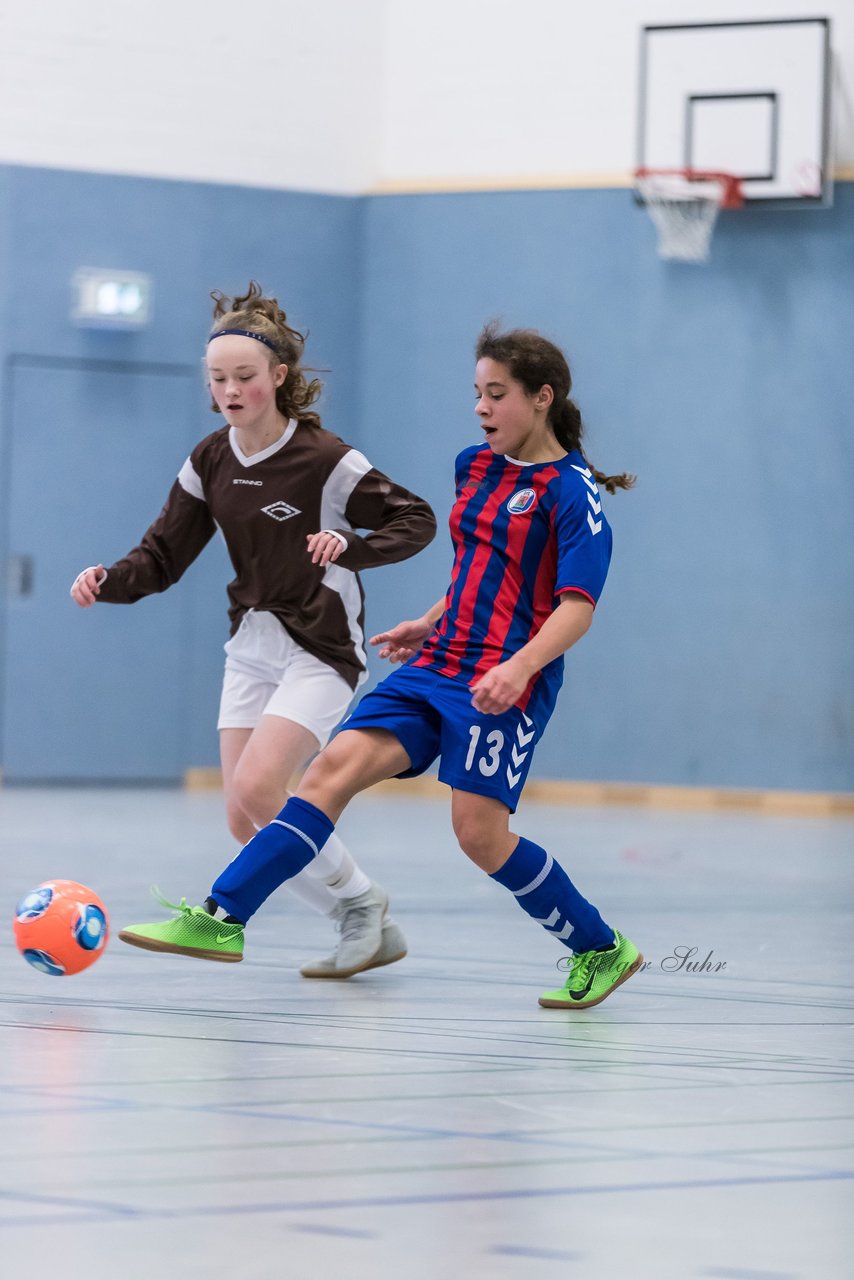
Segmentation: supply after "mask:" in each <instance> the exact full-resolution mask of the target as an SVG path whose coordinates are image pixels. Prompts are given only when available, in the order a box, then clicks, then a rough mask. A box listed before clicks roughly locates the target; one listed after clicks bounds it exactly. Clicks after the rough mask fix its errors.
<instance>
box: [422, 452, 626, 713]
mask: <svg viewBox="0 0 854 1280" xmlns="http://www.w3.org/2000/svg"><path fill="white" fill-rule="evenodd" d="M456 494H457V496H456V501H455V503H454V506H453V509H452V511H451V518H450V527H451V539H452V541H453V544H454V567H453V571H452V576H451V585H450V587H449V588H448V593H447V596H446V597H445V609H444V613H443V614H442V617H441V618H440V619H439V622H438V623H437V625H436V628H435V630H434V631H433V633H432V635H431V636H430V637H429V638H428V640H427V641H426V643H425V645H424V647H423V648H422V650H421V652H420V653H419V654H418V655H417V656H416V657H415V658H413V659H412V665H413V666H416V667H429V668H430V669H431V670H433V671H435V672H437V673H438V674H440V675H444V676H448V677H449V678H450V679H452V680H460V681H463V682H464V683H466V684H472V683H474V681H476V680H478V679H479V678H480V677H481V676H482V675H483V674H484V673H485V672H487V671H489V670H490V669H491V668H492V667H495V666H497V665H498V663H500V662H504V661H506V659H507V658H510V657H511V656H512V655H513V654H514V653H516V652H518V650H519V649H521V648H522V646H523V645H525V644H527V642H528V641H529V640H531V639H532V638H533V637H534V636H535V635H536V634H537V632H538V631H539V629H540V627H541V626H542V625H543V623H544V622H545V621H546V619H547V618H548V617H549V616H550V614H551V613H552V612H553V610H554V609H555V607H556V606H557V604H558V603H559V597H560V595H561V594H562V593H563V592H565V591H577V592H580V593H581V594H582V595H583V596H586V597H587V599H588V600H590V601H591V602H592V603H593V604H594V605H595V604H596V602H597V600H598V599H599V595H600V593H601V591H602V588H603V586H604V584H605V577H606V575H607V573H608V565H609V562H610V559H611V541H612V538H611V528H610V525H609V524H608V522H607V520H606V519H605V516H604V513H603V511H602V502H601V497H600V494H599V489H598V487H597V485H596V481H595V480H594V479H593V476H592V474H591V472H590V469H589V468H588V466H587V463H586V462H585V461H584V458H583V457H582V455H581V453H579V452H578V451H577V450H576V451H574V452H572V453H569V454H567V456H566V457H565V458H561V459H560V460H559V461H557V462H539V463H533V464H530V465H526V464H524V463H521V462H514V461H512V460H511V459H509V458H507V457H504V456H502V455H500V454H499V455H497V456H496V455H495V454H493V452H492V450H491V449H490V448H489V445H486V444H483V445H472V446H471V447H470V448H468V449H464V450H463V452H462V453H461V454H460V455H459V457H458V458H457V461H456ZM562 680H563V658H562V657H559V658H556V659H555V660H554V661H553V662H550V663H549V664H548V665H547V666H545V667H544V668H543V670H542V671H540V672H539V673H538V675H537V676H535V677H534V679H533V680H532V681H531V684H530V685H529V686H528V689H527V690H526V692H525V695H524V697H523V699H522V700H521V701H520V703H519V705H520V706H521V707H522V708H523V709H524V707H525V706H526V705H527V704H528V702H529V701H530V698H531V695H532V693H533V692H534V689H535V688H537V687H538V686H539V685H540V684H542V683H545V684H546V685H547V686H551V688H550V689H549V693H550V695H551V698H553V697H556V696H557V691H558V689H559V688H560V685H561V683H562ZM542 692H543V693H544V694H545V693H546V689H543V690H542ZM547 696H548V695H547ZM549 700H550V699H549Z"/></svg>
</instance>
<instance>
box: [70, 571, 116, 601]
mask: <svg viewBox="0 0 854 1280" xmlns="http://www.w3.org/2000/svg"><path fill="white" fill-rule="evenodd" d="M106 577H107V570H106V569H105V568H104V566H103V565H102V564H93V565H90V566H89V568H88V569H83V570H82V571H81V572H80V573H78V575H77V577H76V578H75V579H74V581H73V582H72V584H71V591H70V593H69V594H70V595H71V599H72V600H73V601H74V603H75V604H79V605H80V608H81V609H89V608H91V607H92V605H93V604H94V603H95V600H96V598H97V597H98V596H99V595H100V594H101V585H102V583H103V582H105V580H106Z"/></svg>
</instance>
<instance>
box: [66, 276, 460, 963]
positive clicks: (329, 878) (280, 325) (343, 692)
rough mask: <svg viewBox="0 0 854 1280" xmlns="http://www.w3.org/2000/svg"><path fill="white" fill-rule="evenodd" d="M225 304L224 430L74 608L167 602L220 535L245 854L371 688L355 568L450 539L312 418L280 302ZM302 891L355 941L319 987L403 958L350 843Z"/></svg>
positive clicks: (85, 586) (213, 357) (230, 742)
mask: <svg viewBox="0 0 854 1280" xmlns="http://www.w3.org/2000/svg"><path fill="white" fill-rule="evenodd" d="M212 296H213V298H214V301H215V306H214V324H213V329H212V332H211V335H210V338H209V340H208V346H207V352H206V356H205V366H206V373H207V378H208V382H209V386H210V390H211V394H212V400H213V403H212V406H211V407H212V408H213V409H214V411H215V412H218V413H221V414H222V415H223V416H224V417H225V420H226V423H227V426H225V427H223V428H220V429H219V430H218V431H216V432H214V433H213V434H212V435H210V436H208V437H207V438H206V439H205V440H203V441H202V442H201V443H200V444H199V445H197V446H196V448H195V449H194V450H193V452H192V454H191V455H190V457H189V458H188V459H187V461H186V463H185V464H184V466H183V467H182V468H181V472H180V473H179V476H178V479H177V480H176V481H175V483H174V484H173V486H172V490H171V492H170V494H169V498H168V500H167V502H166V505H165V507H164V508H163V511H162V512H161V514H160V516H159V517H158V518H157V520H156V521H155V522H154V524H152V525H151V527H150V528H149V529H148V531H147V532H146V534H145V535H144V536H143V538H142V540H141V542H140V544H139V545H138V546H137V547H135V548H133V550H132V551H130V552H129V553H128V554H127V555H126V556H125V557H123V558H122V559H121V560H119V561H117V562H116V563H115V564H113V565H111V566H110V567H109V568H105V567H104V565H102V564H98V565H93V566H91V567H90V568H88V569H84V570H83V571H82V573H80V574H79V575H78V577H77V578H76V579H75V581H74V584H73V585H72V588H71V596H72V599H74V600H75V601H76V603H77V604H78V605H80V606H81V607H82V608H89V607H90V606H91V605H93V604H94V603H96V601H101V602H107V603H115V604H130V603H133V602H134V601H136V600H139V599H141V598H142V597H143V596H145V595H149V594H151V593H152V592H158V591H163V590H165V589H166V588H167V587H169V586H171V585H172V584H173V583H174V582H177V581H178V579H179V578H180V577H181V575H182V574H183V573H184V571H185V570H186V569H187V567H188V566H189V565H190V564H191V563H192V561H193V560H194V559H195V558H196V556H198V555H199V553H200V552H201V551H202V549H203V548H204V546H205V545H206V544H207V542H208V541H209V540H210V538H211V537H212V536H213V534H214V532H215V531H216V529H217V527H219V529H220V530H221V531H222V533H223V536H224V538H225V541H226V543H227V545H228V549H229V554H230V556H231V560H232V563H233V565H234V569H235V575H236V576H235V578H234V580H233V581H232V582H231V583H230V584H229V588H228V594H229V599H230V606H231V607H230V610H229V614H230V618H231V624H232V625H231V638H230V640H229V641H228V644H227V645H226V655H227V657H226V664H225V675H224V680H223V690H222V698H221V703H220V714H219V721H218V728H219V734H220V757H221V762H222V771H223V783H224V788H225V797H226V806H227V813H228V824H229V828H230V830H231V833H232V835H233V836H234V837H235V838H236V839H237V840H239V841H240V842H241V844H246V843H247V841H249V840H250V839H251V838H252V836H253V835H254V834H255V831H256V830H257V829H258V828H260V827H263V826H264V825H265V824H266V823H267V822H269V821H270V820H271V819H272V818H273V817H275V815H276V814H277V813H278V812H279V811H280V810H281V808H282V807H283V805H284V803H285V800H286V799H287V795H288V789H287V784H288V781H289V779H290V778H291V777H292V776H293V774H294V773H295V772H296V770H297V769H299V768H300V766H302V765H303V764H304V763H305V762H306V760H308V759H309V758H310V757H311V756H313V755H314V754H315V753H316V752H317V751H318V750H319V749H320V748H322V747H323V746H324V745H325V743H326V741H327V739H328V737H329V735H330V733H331V732H332V730H333V729H334V728H335V726H336V725H337V724H338V723H339V722H340V720H341V719H342V718H343V716H344V713H345V711H346V709H347V706H348V704H349V703H350V700H351V699H352V696H353V693H354V692H355V690H356V689H357V688H358V686H359V685H360V684H361V683H362V681H363V680H364V679H365V677H366V670H365V653H364V637H363V634H362V622H363V612H364V611H363V594H362V589H361V584H360V582H359V579H358V572H357V571H358V570H360V569H364V568H369V567H373V566H375V565H379V564H384V563H385V564H388V563H393V562H395V561H399V560H403V559H406V558H408V557H409V556H411V555H414V554H415V553H416V552H417V551H419V550H420V549H421V548H422V547H423V546H425V545H426V544H427V543H428V542H429V541H430V540H431V539H432V537H433V535H434V533H435V527H436V525H435V519H434V517H433V513H432V511H431V510H430V508H429V506H428V505H427V504H426V503H425V502H424V501H423V500H422V499H420V498H418V497H416V496H415V495H414V494H412V493H410V492H408V491H407V490H406V489H403V488H401V487H400V486H399V485H396V484H395V483H394V482H393V481H391V480H389V479H388V477H386V476H384V475H383V474H382V473H381V472H378V471H376V470H375V469H374V468H373V467H372V466H371V464H370V463H369V462H368V460H367V459H366V458H365V457H364V455H363V454H361V453H359V452H358V451H357V450H355V449H352V448H350V446H349V445H347V444H346V443H345V442H344V441H342V440H340V439H339V438H338V437H337V436H334V435H332V434H331V433H330V432H327V431H325V430H324V429H323V427H322V426H321V424H320V418H319V415H318V414H317V413H316V412H315V411H314V410H313V409H312V408H311V406H312V405H313V403H314V402H315V401H316V399H317V398H318V396H319V394H320V384H319V383H318V382H317V380H311V381H309V380H308V379H307V378H306V376H305V372H304V370H303V369H302V368H301V367H300V359H301V356H302V350H303V344H304V339H303V336H302V334H300V333H299V332H298V331H297V330H296V329H294V328H293V327H292V326H291V325H289V324H288V321H287V317H286V315H285V312H284V311H283V310H282V309H281V308H280V307H279V305H278V302H277V301H276V299H275V298H266V297H264V296H263V294H262V291H261V289H260V287H259V286H258V285H257V284H255V283H254V282H252V283H251V284H250V286H249V289H248V291H247V292H246V294H244V295H243V296H239V297H236V298H234V299H233V300H229V299H227V298H225V297H224V296H223V295H222V294H220V293H218V292H216V293H214V294H213V295H212ZM359 528H363V529H368V530H371V532H370V533H369V534H368V535H367V536H365V537H361V536H359V535H358V534H356V532H355V530H356V529H359ZM290 887H291V888H292V889H293V890H294V891H295V892H296V894H297V896H299V897H300V898H302V899H303V900H305V901H307V902H309V903H310V904H311V905H312V906H314V907H315V908H317V909H318V910H320V911H322V912H324V913H325V914H328V915H330V916H332V917H333V918H334V919H335V921H336V923H337V927H338V929H339V931H340V935H341V936H340V941H339V944H338V947H337V949H336V952H335V954H334V955H332V956H329V957H327V958H325V959H323V960H320V961H317V962H315V963H312V964H308V965H306V966H304V967H303V969H302V970H301V972H302V973H303V975H304V976H306V977H318V978H319V977H326V978H346V977H349V976H350V975H351V974H353V973H357V972H359V971H361V970H363V969H368V968H373V967H375V966H378V965H382V964H390V963H392V962H393V961H395V960H398V959H400V958H402V956H403V955H405V953H406V944H405V941H404V938H403V935H402V933H401V931H400V929H399V928H398V927H397V925H396V924H394V923H393V922H392V921H391V920H390V919H389V918H388V915H387V909H388V898H387V896H386V894H385V893H384V891H383V890H382V889H380V888H379V886H377V885H373V884H372V883H371V882H370V880H369V879H368V878H367V876H366V875H365V874H364V872H363V871H361V869H360V868H359V867H357V866H356V864H355V862H354V861H353V858H352V857H351V855H350V853H349V852H348V850H347V849H346V847H345V846H344V845H343V844H342V843H341V841H340V840H339V839H337V837H336V838H335V839H333V840H332V841H331V842H328V843H327V845H326V846H325V848H324V850H323V854H322V855H321V857H320V858H319V859H315V860H314V862H313V863H312V864H311V870H310V871H307V872H306V873H305V874H303V875H300V876H299V877H298V878H297V880H296V882H293V881H292V882H291V883H290ZM212 909H215V904H212Z"/></svg>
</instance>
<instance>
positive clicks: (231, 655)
mask: <svg viewBox="0 0 854 1280" xmlns="http://www.w3.org/2000/svg"><path fill="white" fill-rule="evenodd" d="M225 652H226V659H225V675H224V676H223V681H222V698H221V699H220V704H219V720H218V722H217V728H218V729H254V728H255V726H256V725H257V724H258V722H259V721H260V719H261V717H262V716H282V717H283V718H284V719H286V720H294V721H295V722H296V723H297V724H301V725H302V726H303V727H304V728H306V729H308V730H309V732H311V733H313V734H314V736H315V738H317V741H318V742H319V743H320V746H321V747H325V746H326V743H327V741H328V740H329V735H330V734H331V733H332V730H333V729H334V728H335V727H336V725H338V724H339V723H340V721H341V720H343V719H344V715H345V712H346V711H347V708H348V706H349V705H350V703H351V701H352V700H353V690H352V689H351V688H350V686H349V684H348V683H347V681H346V680H345V679H344V677H343V676H341V675H339V674H338V672H337V671H333V669H332V667H329V666H327V665H326V663H325V662H321V661H320V659H319V658H315V657H313V656H312V655H311V654H310V653H306V651H305V649H303V648H302V647H301V646H300V645H298V644H297V642H296V640H294V638H293V636H291V635H290V633H289V632H287V631H286V630H285V628H284V627H283V626H282V624H281V622H279V620H278V618H275V617H274V616H273V614H272V613H259V612H256V610H254V609H250V610H249V612H248V613H247V614H245V615H244V617H243V620H242V622H241V624H240V627H239V628H238V630H237V632H236V633H235V635H233V636H232V638H231V639H230V640H229V641H228V643H227V644H226V646H225Z"/></svg>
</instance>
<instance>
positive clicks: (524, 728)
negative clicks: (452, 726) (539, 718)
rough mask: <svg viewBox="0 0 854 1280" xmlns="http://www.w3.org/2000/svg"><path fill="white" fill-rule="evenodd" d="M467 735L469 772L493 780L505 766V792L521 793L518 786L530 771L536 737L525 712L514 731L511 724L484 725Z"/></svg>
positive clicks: (472, 729)
mask: <svg viewBox="0 0 854 1280" xmlns="http://www.w3.org/2000/svg"><path fill="white" fill-rule="evenodd" d="M468 734H469V744H468V751H467V753H466V759H465V766H464V767H465V770H466V772H467V773H471V772H472V771H473V770H474V771H476V772H477V773H479V774H480V775H481V776H482V777H484V778H492V777H494V775H495V774H497V773H498V771H499V770H500V769H501V768H502V766H503V769H504V774H503V776H502V777H501V779H500V782H501V784H502V789H503V787H504V786H506V787H507V788H508V789H509V790H510V791H516V789H517V788H519V790H520V791H521V787H520V785H519V784H520V783H521V782H522V779H523V778H524V777H525V776H526V774H527V772H528V768H529V766H530V755H531V752H532V751H533V743H534V738H535V737H536V728H535V726H534V722H533V720H531V719H529V717H528V716H526V715H525V714H524V712H523V713H521V718H520V719H519V722H518V724H517V725H516V726H515V732H514V731H513V729H512V726H509V725H505V728H504V729H485V728H484V726H483V725H482V724H472V725H469V730H468Z"/></svg>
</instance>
